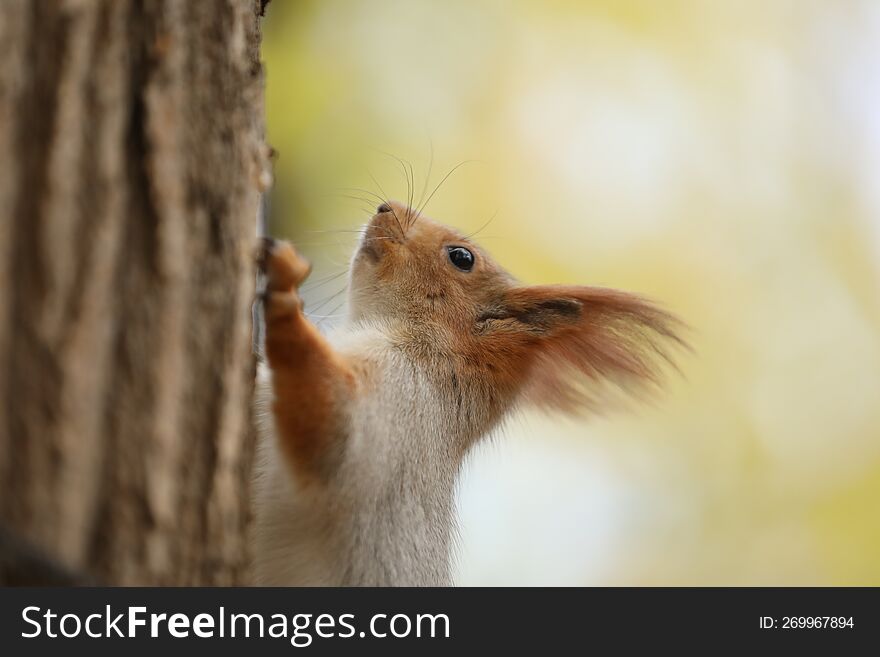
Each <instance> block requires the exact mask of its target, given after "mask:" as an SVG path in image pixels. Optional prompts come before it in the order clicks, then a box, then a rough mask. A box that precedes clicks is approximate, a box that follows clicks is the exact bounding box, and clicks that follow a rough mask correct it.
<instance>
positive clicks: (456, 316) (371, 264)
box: [351, 202, 683, 410]
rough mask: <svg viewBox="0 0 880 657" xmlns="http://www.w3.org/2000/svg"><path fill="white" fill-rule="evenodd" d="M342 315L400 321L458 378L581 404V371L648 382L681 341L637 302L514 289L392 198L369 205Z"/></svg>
mask: <svg viewBox="0 0 880 657" xmlns="http://www.w3.org/2000/svg"><path fill="white" fill-rule="evenodd" d="M351 312H352V317H353V319H355V320H366V321H373V320H379V321H390V322H394V323H396V324H397V325H398V326H402V327H405V330H406V332H407V336H408V339H411V340H412V341H413V342H415V343H418V342H419V341H420V340H421V341H423V342H424V343H425V347H426V348H425V349H424V350H423V351H424V353H429V352H430V353H434V354H436V353H438V352H439V353H441V354H442V355H443V356H444V357H448V361H449V362H450V364H451V365H452V367H453V368H455V370H456V371H457V372H458V373H460V374H465V378H467V376H466V375H467V374H468V373H470V374H473V375H476V376H477V377H479V378H480V380H481V381H482V382H484V383H488V384H489V386H490V387H491V388H492V389H493V390H495V391H498V392H503V391H509V392H510V393H514V394H519V393H525V394H526V395H527V397H528V398H529V399H530V400H531V401H534V402H537V403H538V404H539V405H541V406H544V407H553V408H562V409H564V410H575V409H576V408H578V407H583V406H585V405H590V402H591V401H593V397H592V392H591V391H592V390H594V389H595V387H594V386H590V385H584V384H586V383H589V381H590V380H592V381H605V380H610V381H612V382H613V383H616V384H619V385H629V384H631V383H637V382H644V381H655V380H656V377H657V373H658V365H659V364H660V363H662V361H664V360H665V361H669V356H668V349H669V347H670V346H671V345H673V344H675V343H677V344H679V345H681V344H683V343H682V341H681V339H680V338H679V336H678V330H679V328H680V325H679V323H678V322H677V320H676V319H675V318H674V317H673V316H671V315H669V314H668V313H666V312H664V311H663V310H661V309H659V308H657V307H656V306H654V305H653V304H651V303H650V302H648V301H645V300H644V299H641V298H639V297H637V296H634V295H631V294H628V293H626V292H621V291H618V290H610V289H605V288H596V287H582V286H555V285H543V286H523V285H521V284H519V283H518V282H517V281H516V280H515V279H514V278H513V277H512V276H511V275H510V274H508V273H507V272H506V271H505V270H504V269H503V268H502V267H501V266H499V265H498V264H497V263H496V262H495V261H494V260H492V258H491V257H490V256H489V254H488V253H487V252H486V251H485V250H483V249H482V248H481V247H479V246H478V245H477V244H475V243H474V242H473V241H471V240H470V239H469V238H468V237H467V236H464V235H462V234H461V233H460V232H459V231H457V230H455V229H454V228H450V227H448V226H444V225H442V224H439V223H437V222H435V221H432V220H431V219H428V218H427V217H425V216H422V215H421V214H420V213H419V212H418V211H416V210H414V209H412V208H409V207H407V206H406V205H403V204H401V203H396V202H387V203H383V204H382V205H380V206H379V207H378V208H377V213H376V214H375V215H374V216H373V217H372V219H371V220H370V222H369V224H368V226H367V228H366V230H365V232H364V235H363V238H362V240H361V243H360V245H359V247H358V250H357V252H356V253H355V256H354V260H353V262H352V271H351ZM417 351H418V350H417ZM462 370H466V371H462Z"/></svg>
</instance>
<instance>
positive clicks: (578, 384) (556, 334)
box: [477, 285, 685, 412]
mask: <svg viewBox="0 0 880 657" xmlns="http://www.w3.org/2000/svg"><path fill="white" fill-rule="evenodd" d="M681 329H682V325H681V324H680V322H679V321H678V320H677V319H676V318H675V317H673V316H672V315H670V314H668V313H666V312H665V311H663V310H661V309H660V308H658V307H657V306H655V305H653V304H652V303H650V302H649V301H646V300H644V299H642V298H640V297H637V296H635V295H632V294H628V293H626V292H621V291H619V290H612V289H606V288H595V287H573V286H572V287H569V286H557V285H549V286H532V287H514V288H511V289H509V290H507V291H505V292H504V293H503V294H502V295H501V297H500V298H499V299H498V300H497V301H496V302H495V303H494V304H492V305H491V306H490V307H489V308H487V309H486V310H485V311H484V312H483V313H482V314H481V315H480V316H479V317H478V319H477V332H478V334H479V335H480V336H481V337H482V338H483V339H482V340H481V342H482V344H483V346H484V348H485V349H486V353H487V354H489V355H491V360H492V361H493V362H494V364H495V367H496V370H498V371H500V372H502V373H503V375H504V376H505V377H506V378H507V379H508V380H509V381H510V384H511V385H512V387H514V388H515V389H517V390H519V391H521V392H522V393H523V394H524V395H525V398H526V400H527V401H529V402H531V403H534V404H536V405H538V406H540V407H543V408H547V409H554V410H563V411H569V412H574V411H577V410H578V409H582V408H590V409H595V406H596V404H597V402H598V399H597V392H598V390H599V389H601V387H602V386H601V385H596V384H602V383H611V384H613V385H615V386H617V387H619V388H624V389H632V388H633V387H636V386H639V385H640V384H645V383H657V382H658V379H659V375H660V371H661V369H662V364H663V363H664V362H666V363H670V364H671V363H672V360H671V355H670V350H671V348H672V347H674V346H675V345H680V346H685V344H684V342H683V341H682V339H681V337H679V333H680V331H681Z"/></svg>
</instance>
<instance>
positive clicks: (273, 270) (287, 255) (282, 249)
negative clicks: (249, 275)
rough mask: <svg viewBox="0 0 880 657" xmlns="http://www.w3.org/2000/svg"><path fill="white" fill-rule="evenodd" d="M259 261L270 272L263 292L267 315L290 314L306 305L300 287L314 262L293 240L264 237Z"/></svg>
mask: <svg viewBox="0 0 880 657" xmlns="http://www.w3.org/2000/svg"><path fill="white" fill-rule="evenodd" d="M257 263H258V265H259V267H260V271H262V272H263V273H264V274H265V275H266V291H265V293H264V295H263V302H264V304H265V309H266V315H267V317H273V316H281V315H287V314H288V313H291V312H295V311H298V310H299V309H300V308H302V300H301V299H300V298H299V293H298V292H297V289H298V288H299V286H300V285H301V284H302V282H303V281H304V280H305V279H306V277H308V275H309V272H311V271H312V265H311V264H310V263H309V261H308V260H306V259H305V258H303V257H302V256H301V255H299V253H297V251H296V249H295V248H293V245H292V244H291V243H290V242H284V241H280V240H274V239H272V238H271V237H264V238H263V239H262V241H261V244H260V248H259V254H258V257H257Z"/></svg>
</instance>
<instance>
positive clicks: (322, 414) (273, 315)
mask: <svg viewBox="0 0 880 657" xmlns="http://www.w3.org/2000/svg"><path fill="white" fill-rule="evenodd" d="M260 267H261V269H262V270H263V271H264V273H265V274H266V293H265V298H264V312H265V317H266V358H267V360H268V362H269V368H270V369H271V371H272V390H273V393H274V402H273V406H272V411H273V414H274V416H275V426H276V431H277V434H278V436H277V440H278V444H279V446H280V447H281V451H282V453H283V454H284V455H285V457H286V458H287V460H288V461H289V462H290V464H291V466H292V467H293V468H294V470H295V471H296V472H297V474H299V475H300V476H302V477H304V478H310V477H318V478H324V477H326V476H327V475H328V474H329V473H330V472H331V471H332V469H333V467H334V465H335V461H336V459H337V458H338V456H339V455H340V454H341V452H342V446H343V443H344V441H345V439H346V436H347V434H348V410H349V408H350V405H351V398H352V396H353V394H354V389H355V378H354V375H353V373H352V370H351V368H350V366H349V365H348V363H346V362H345V360H344V359H343V358H342V357H341V356H340V355H339V354H337V353H336V352H335V351H334V350H333V348H332V347H331V346H330V345H329V344H328V342H327V341H326V340H325V339H324V337H323V336H322V335H321V334H320V333H319V332H318V330H317V329H316V328H315V326H314V325H312V323H311V322H309V321H308V319H307V318H306V317H305V315H304V314H303V311H302V301H301V299H300V297H299V292H298V288H299V286H300V284H301V283H302V282H303V281H304V280H305V278H306V277H307V276H308V274H309V272H310V271H311V266H310V265H309V263H308V262H307V261H306V260H305V259H303V258H302V257H301V256H300V255H299V254H298V253H297V252H296V250H295V249H294V248H293V246H292V245H291V244H289V243H287V242H281V241H276V240H273V239H269V238H267V239H265V240H264V241H263V244H262V249H261V254H260Z"/></svg>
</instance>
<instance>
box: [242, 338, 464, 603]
mask: <svg viewBox="0 0 880 657" xmlns="http://www.w3.org/2000/svg"><path fill="white" fill-rule="evenodd" d="M332 341H333V343H334V346H335V347H336V348H337V349H338V350H339V352H340V353H342V354H343V355H344V354H345V353H346V352H351V353H357V354H358V355H359V358H363V357H364V355H365V354H366V356H367V360H368V362H369V365H370V377H369V378H370V384H369V385H368V386H365V387H364V389H363V390H362V391H361V392H360V394H359V395H358V397H357V399H356V400H354V402H353V408H352V413H351V418H352V419H351V427H350V433H349V436H348V439H347V442H346V445H345V448H344V452H343V456H342V460H341V464H340V466H339V468H338V470H336V471H335V472H334V474H333V476H332V477H331V478H330V479H328V480H327V481H326V482H324V483H321V484H310V485H306V486H304V485H301V482H298V481H297V480H296V478H295V474H294V473H293V471H292V469H291V468H290V467H289V466H288V464H287V463H286V462H285V460H284V459H283V458H282V457H281V455H280V454H279V453H278V447H277V444H276V440H275V436H274V427H273V420H272V415H271V412H270V406H271V401H272V392H271V380H270V377H271V373H270V372H269V370H268V368H266V367H261V369H260V372H259V375H258V381H257V392H256V399H255V407H256V415H257V426H258V445H257V455H256V461H255V464H254V489H253V508H254V527H253V533H252V551H253V557H254V580H255V583H257V584H264V585H291V586H296V585H415V586H426V585H446V584H449V583H450V581H449V579H450V574H449V571H450V564H449V558H450V557H449V552H450V548H451V542H452V537H453V533H454V529H453V523H454V509H453V504H454V503H453V488H454V484H455V476H456V472H457V470H458V465H459V464H458V461H459V457H458V453H459V451H458V450H457V449H455V448H454V446H453V445H451V443H450V437H449V435H448V431H449V426H448V424H449V423H448V418H446V417H444V412H443V410H442V409H443V408H444V405H443V404H442V403H441V400H440V392H439V391H438V389H437V388H436V386H435V385H433V384H432V383H431V382H430V381H428V379H427V378H426V377H425V376H423V375H422V374H421V373H420V372H419V371H418V370H417V368H415V367H414V366H413V365H412V364H411V362H410V361H409V360H408V359H407V358H405V357H404V356H403V355H402V354H401V353H400V352H398V351H396V350H395V349H394V348H393V347H392V346H391V345H390V343H389V342H388V340H387V339H386V338H385V337H384V335H383V334H382V333H381V332H380V331H378V330H373V329H360V330H357V331H348V332H344V333H341V334H338V335H337V336H335V337H333V338H332Z"/></svg>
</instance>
